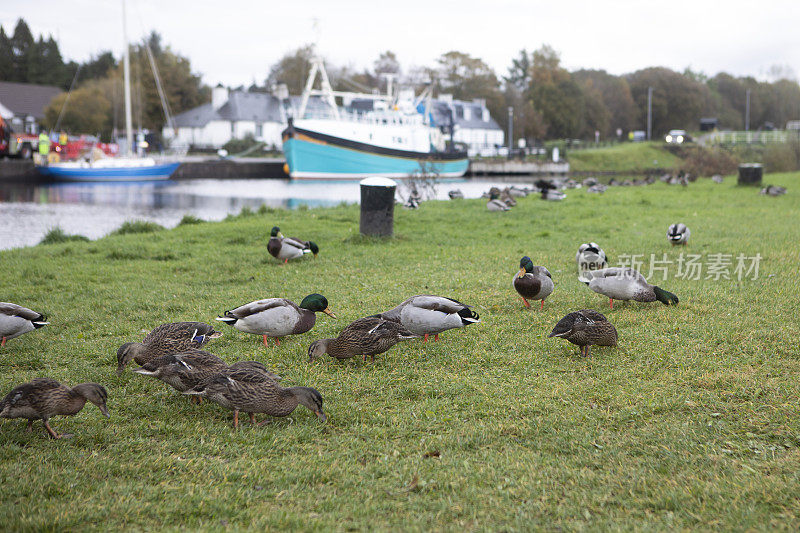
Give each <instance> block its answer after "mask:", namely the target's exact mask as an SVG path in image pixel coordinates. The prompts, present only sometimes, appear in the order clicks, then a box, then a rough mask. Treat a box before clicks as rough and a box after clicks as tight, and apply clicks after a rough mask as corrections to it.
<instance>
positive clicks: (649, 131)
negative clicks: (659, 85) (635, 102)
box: [647, 87, 653, 141]
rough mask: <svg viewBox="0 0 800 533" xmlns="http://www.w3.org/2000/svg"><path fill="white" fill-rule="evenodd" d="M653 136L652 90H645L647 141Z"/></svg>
mask: <svg viewBox="0 0 800 533" xmlns="http://www.w3.org/2000/svg"><path fill="white" fill-rule="evenodd" d="M652 136H653V88H652V87H648V88H647V140H648V141H649V140H650V138H651V137H652Z"/></svg>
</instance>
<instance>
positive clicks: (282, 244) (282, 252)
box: [267, 226, 319, 264]
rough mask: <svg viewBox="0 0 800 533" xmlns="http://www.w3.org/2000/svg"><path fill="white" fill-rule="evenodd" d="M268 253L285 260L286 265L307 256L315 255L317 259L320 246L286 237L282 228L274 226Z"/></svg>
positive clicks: (268, 244) (312, 242)
mask: <svg viewBox="0 0 800 533" xmlns="http://www.w3.org/2000/svg"><path fill="white" fill-rule="evenodd" d="M267 251H268V252H269V254H270V255H271V256H272V257H274V258H275V259H283V262H284V264H286V263H288V262H289V259H297V258H298V257H303V256H304V255H306V254H314V257H315V258H316V257H317V254H318V253H319V246H317V244H316V243H315V242H314V241H303V240H300V239H296V238H293V237H284V236H283V233H281V228H279V227H278V226H274V227H273V228H272V230H271V231H270V237H269V242H268V243H267Z"/></svg>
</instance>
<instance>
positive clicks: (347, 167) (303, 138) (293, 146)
mask: <svg viewBox="0 0 800 533" xmlns="http://www.w3.org/2000/svg"><path fill="white" fill-rule="evenodd" d="M283 153H284V155H285V156H286V164H287V166H288V172H289V176H290V177H291V178H293V179H335V180H341V179H363V178H367V177H371V176H380V177H386V178H409V177H413V176H421V175H432V176H437V177H440V178H458V177H461V176H463V175H464V174H465V173H466V171H467V168H468V167H469V159H468V158H467V154H466V152H413V151H408V150H398V149H393V148H384V147H380V146H376V145H372V144H367V143H362V142H358V141H352V140H349V139H344V138H341V137H336V136H333V135H327V134H323V133H319V132H314V131H310V130H305V129H301V128H297V127H294V126H292V125H290V126H289V127H288V128H287V129H286V130H284V132H283Z"/></svg>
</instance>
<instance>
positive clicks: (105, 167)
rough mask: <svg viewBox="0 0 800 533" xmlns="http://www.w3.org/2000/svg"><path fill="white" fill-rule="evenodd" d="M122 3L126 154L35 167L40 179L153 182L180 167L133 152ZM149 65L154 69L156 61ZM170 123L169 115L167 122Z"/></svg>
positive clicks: (128, 61)
mask: <svg viewBox="0 0 800 533" xmlns="http://www.w3.org/2000/svg"><path fill="white" fill-rule="evenodd" d="M125 17H126V13H125V0H122V36H123V40H124V41H125V51H124V53H123V60H122V69H123V80H124V86H125V139H126V143H125V145H126V152H127V153H126V154H125V156H121V157H111V158H100V159H97V160H94V161H64V162H57V163H50V164H47V165H37V166H36V170H38V172H39V173H40V174H42V175H43V176H47V177H50V178H52V179H53V180H56V181H98V182H109V181H112V182H113V181H153V180H167V179H169V177H170V176H171V175H172V173H173V172H175V170H176V169H177V168H178V167H179V166H180V163H179V162H171V163H157V162H156V160H155V159H153V158H152V157H137V156H135V155H134V153H133V143H132V139H133V135H132V130H133V127H132V123H133V120H132V117H131V83H130V57H129V50H128V48H129V43H128V35H127V23H126V20H125ZM151 64H152V66H153V68H154V69H155V62H154V61H152V58H151ZM154 77H155V79H156V83H157V84H158V91H159V96H161V99H162V105H163V103H164V96H163V90H162V88H161V85H160V80H159V77H158V72H157V71H155V70H154ZM169 120H170V117H169V115H168V116H167V121H169Z"/></svg>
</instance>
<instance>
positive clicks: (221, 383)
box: [184, 374, 327, 430]
mask: <svg viewBox="0 0 800 533" xmlns="http://www.w3.org/2000/svg"><path fill="white" fill-rule="evenodd" d="M184 394H190V395H197V396H201V397H204V398H206V399H207V400H210V401H212V402H214V403H217V404H219V405H221V406H222V407H225V408H227V409H231V410H232V411H233V429H234V430H235V429H237V428H238V427H239V411H244V412H245V413H247V414H248V415H250V423H251V424H255V423H256V418H255V414H256V413H265V414H267V415H270V416H288V415H289V414H291V413H292V411H294V410H295V409H296V408H297V406H298V405H304V406H306V407H307V408H308V409H310V410H311V412H313V413H314V414H315V415H317V417H318V418H319V419H320V420H321V421H322V422H325V421H326V420H327V416H326V415H325V413H324V412H323V411H322V395H321V394H320V393H319V391H317V390H316V389H313V388H311V387H282V386H281V385H279V384H278V382H276V381H275V380H271V379H265V380H263V381H260V382H254V381H247V380H243V379H237V378H236V376H233V375H224V374H219V375H216V376H214V377H213V378H211V379H210V380H208V381H207V382H205V383H202V384H200V385H198V386H196V387H195V388H193V389H191V390H188V391H186V392H184ZM267 422H268V420H264V421H263V422H261V423H260V424H259V425H263V424H266V423H267Z"/></svg>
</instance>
